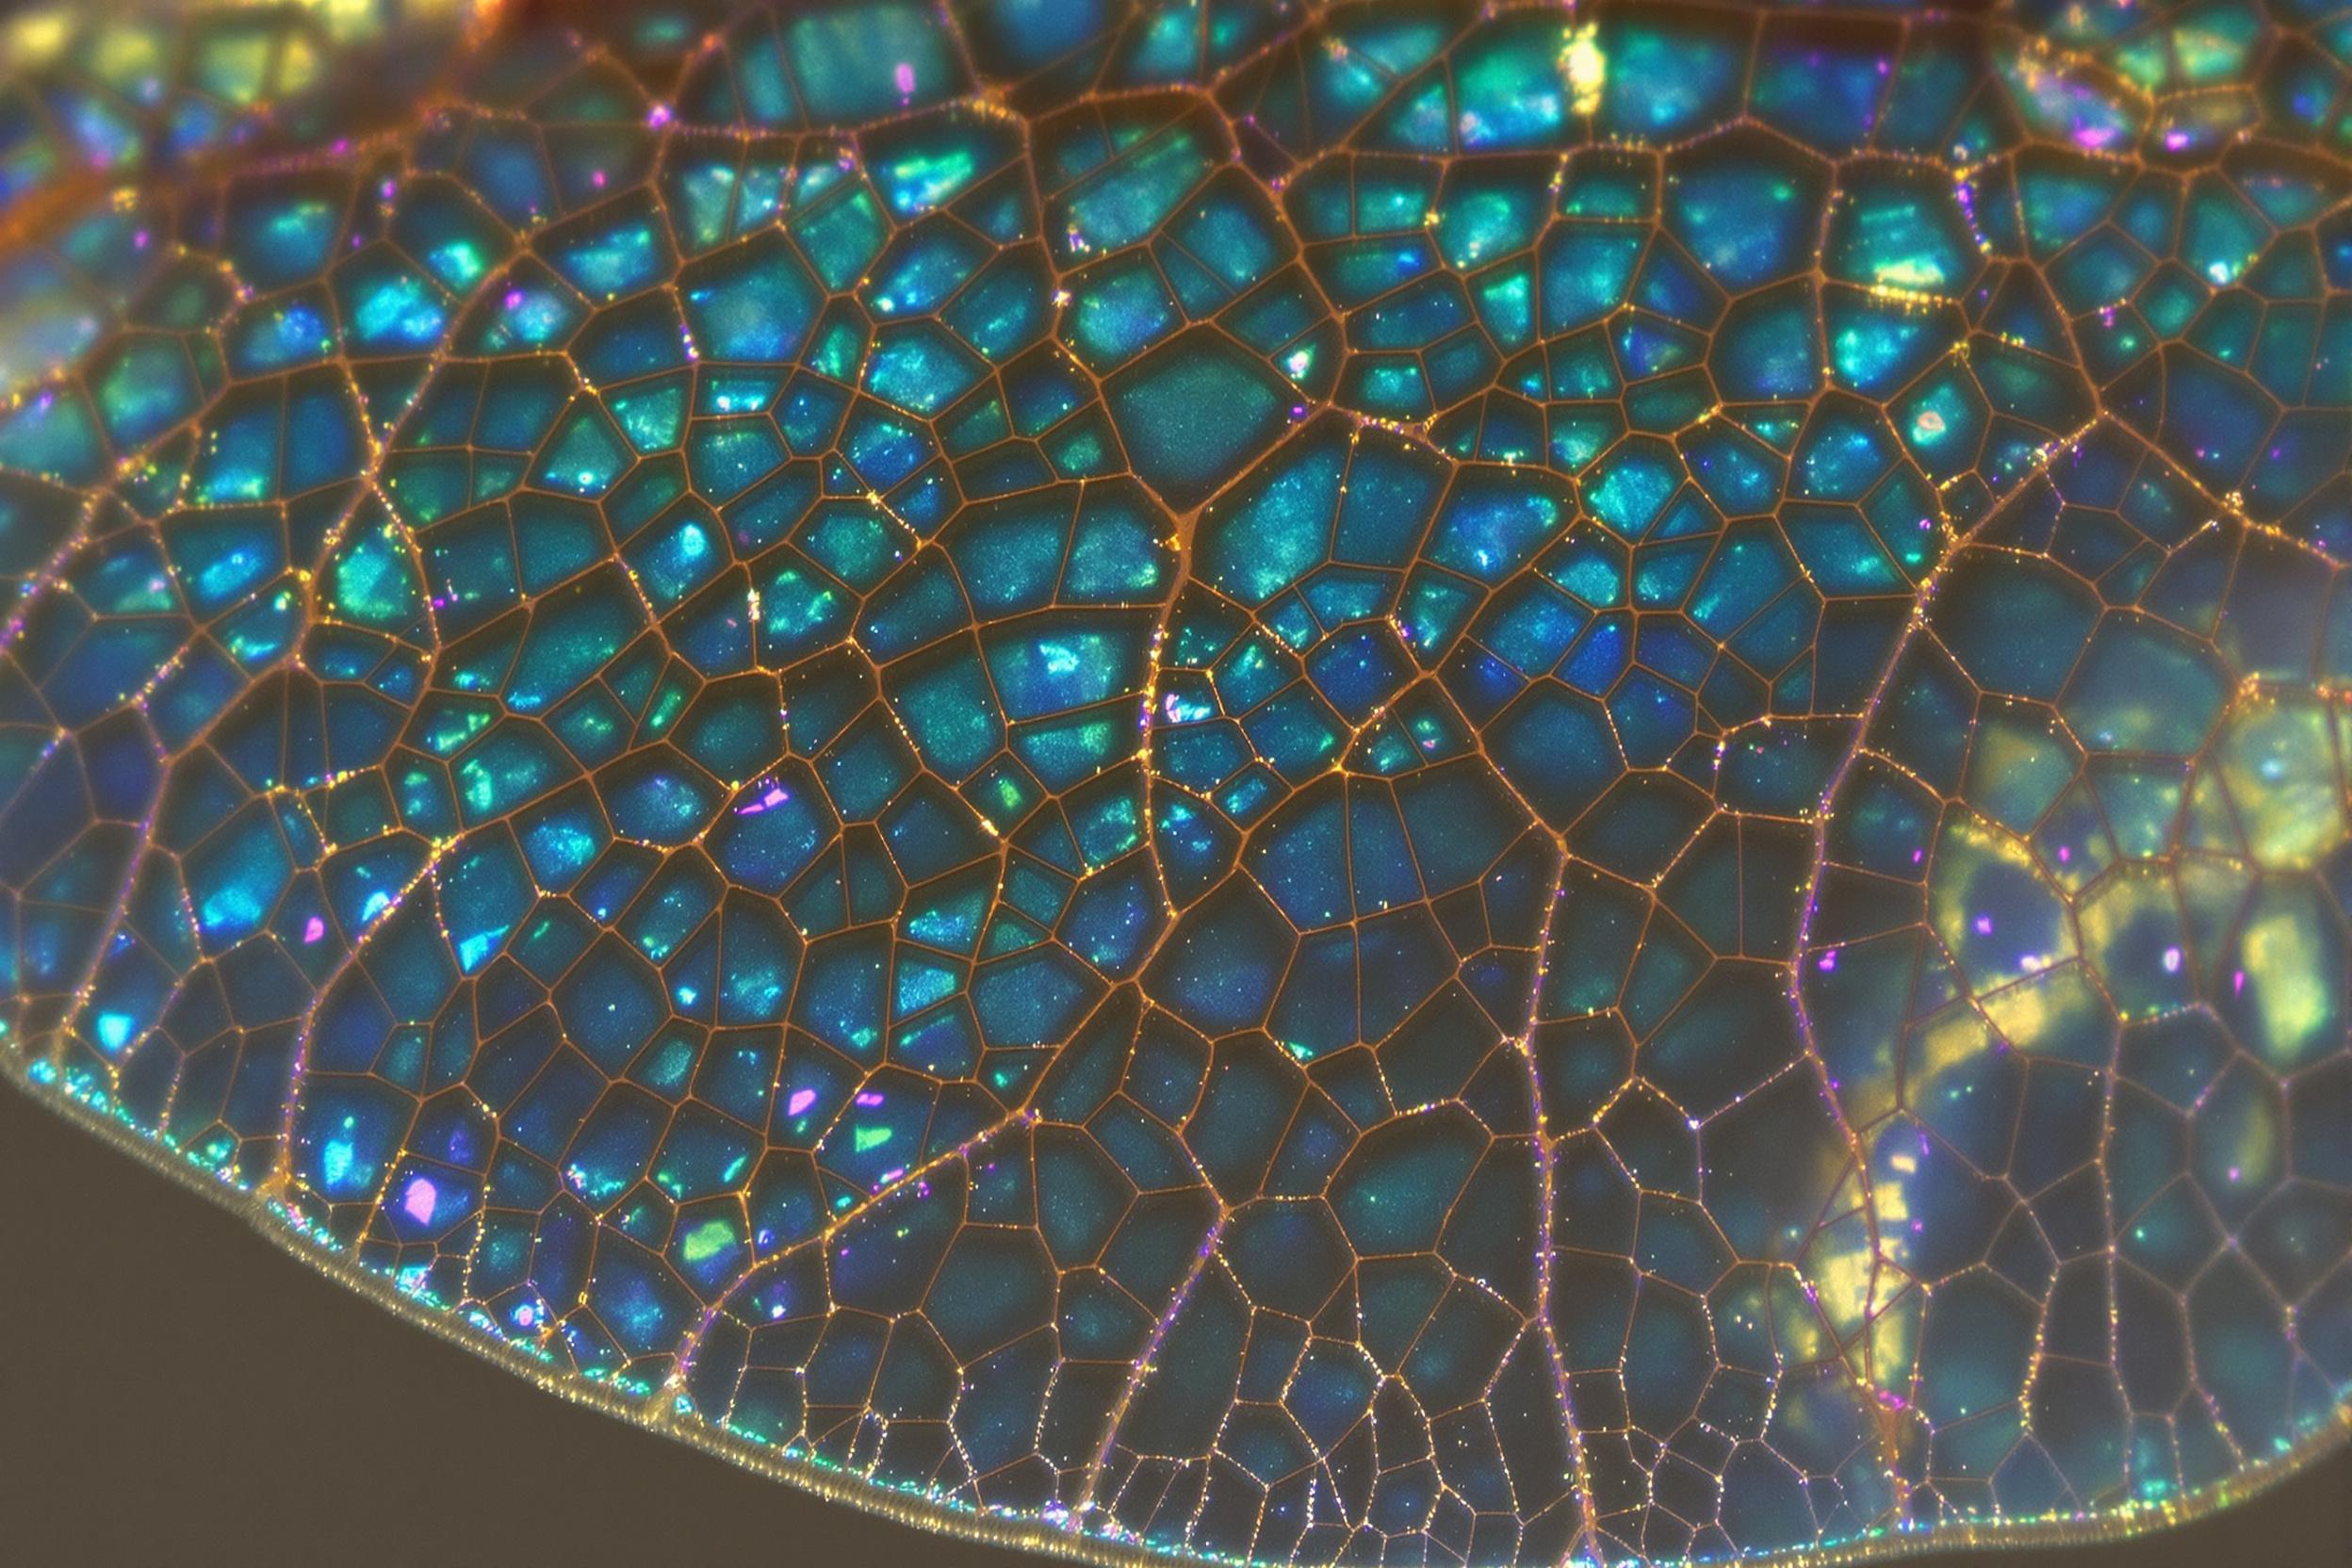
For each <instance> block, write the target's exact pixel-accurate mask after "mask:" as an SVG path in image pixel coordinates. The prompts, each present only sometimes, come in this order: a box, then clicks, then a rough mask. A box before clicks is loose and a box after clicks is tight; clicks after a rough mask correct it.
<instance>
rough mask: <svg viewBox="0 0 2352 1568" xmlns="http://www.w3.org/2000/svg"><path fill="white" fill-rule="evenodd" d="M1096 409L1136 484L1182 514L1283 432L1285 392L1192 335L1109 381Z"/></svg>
mask: <svg viewBox="0 0 2352 1568" xmlns="http://www.w3.org/2000/svg"><path fill="white" fill-rule="evenodd" d="M1104 402H1105V404H1106V406H1107V407H1108V409H1109V411H1110V416H1111V420H1112V423H1113V425H1114V426H1115V427H1116V428H1117V430H1118V432H1119V441H1120V444H1121V445H1122V446H1123V447H1124V448H1125V449H1126V450H1127V454H1128V460H1129V461H1130V462H1131V463H1132V464H1133V465H1134V466H1135V476H1136V478H1138V479H1140V480H1142V481H1143V482H1145V483H1146V484H1148V485H1150V486H1151V487H1152V490H1153V491H1154V492H1156V493H1157V494H1158V495H1159V496H1160V497H1161V498H1162V499H1164V500H1165V501H1167V502H1168V505H1169V506H1171V507H1173V508H1175V509H1177V510H1180V511H1189V510H1190V509H1191V508H1192V507H1194V506H1196V505H1198V504H1199V503H1200V502H1201V501H1202V500H1205V499H1207V498H1208V497H1209V496H1210V495H1211V494H1212V493H1213V492H1214V491H1216V490H1217V489H1218V488H1220V487H1221V486H1222V484H1223V483H1224V482H1225V481H1226V479H1227V478H1228V477H1229V476H1230V475H1232V474H1233V473H1236V472H1238V471H1239V470H1241V469H1242V468H1244V467H1246V466H1248V465H1249V463H1250V461H1251V460H1252V459H1253V458H1255V457H1257V456H1258V455H1259V454H1261V453H1263V452H1264V451H1265V450H1266V449H1267V448H1268V447H1270V446H1272V445H1273V444H1274V442H1275V441H1276V440H1278V439H1280V437H1281V435H1282V433H1283V431H1284V430H1285V429H1287V428H1288V426H1289V423H1290V420H1291V418H1292V417H1293V415H1292V405H1291V403H1290V401H1289V393H1288V389H1287V388H1285V387H1284V386H1283V385H1282V384H1281V383H1280V382H1279V381H1277V380H1276V379H1275V378H1274V377H1272V376H1270V375H1268V374H1267V373H1266V371H1265V370H1264V369H1263V368H1260V367H1259V366H1258V364H1257V363H1256V361H1255V360H1253V359H1251V358H1250V357H1249V356H1248V355H1246V354H1244V353H1243V352H1242V351H1241V350H1240V349H1239V347H1238V346H1236V345H1235V344H1233V342H1232V341H1230V340H1229V339H1227V338H1226V337H1224V336H1223V335H1221V334H1219V333H1217V332H1216V331H1214V330H1212V329H1210V328H1206V327H1201V328H1195V329H1193V330H1192V331H1191V332H1188V333H1186V334H1184V335H1181V336H1178V337H1174V338H1171V339H1169V340H1168V342H1167V343H1166V344H1164V345H1162V346H1161V347H1160V348H1159V349H1157V350H1155V351H1152V353H1150V354H1148V355H1146V356H1145V357H1144V358H1142V359H1140V360H1138V361H1136V362H1135V364H1133V365H1131V366H1130V367H1128V368H1126V369H1125V370H1123V371H1121V372H1120V373H1119V375H1117V376H1115V377H1113V378H1112V379H1111V381H1110V382H1109V383H1108V384H1107V385H1106V386H1105V387H1104Z"/></svg>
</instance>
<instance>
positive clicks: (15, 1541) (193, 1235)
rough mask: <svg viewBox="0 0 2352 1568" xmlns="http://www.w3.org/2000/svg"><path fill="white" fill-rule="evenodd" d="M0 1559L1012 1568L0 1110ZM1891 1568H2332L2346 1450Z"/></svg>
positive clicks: (997, 1556)
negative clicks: (384, 1302) (2205, 1505)
mask: <svg viewBox="0 0 2352 1568" xmlns="http://www.w3.org/2000/svg"><path fill="white" fill-rule="evenodd" d="M0 1559H4V1560H7V1561H8V1562H11V1563H21V1564H25V1565H27V1568H78V1565H82V1564H103V1565H106V1568H116V1565H130V1568H141V1565H145V1564H151V1563H152V1564H193V1565H200V1568H201V1565H208V1564H213V1563H221V1564H236V1565H238V1568H273V1565H276V1564H305V1565H307V1564H314V1563H318V1564H333V1565H335V1568H367V1565H370V1564H376V1563H384V1564H392V1563H400V1564H417V1563H427V1564H434V1565H444V1564H446V1565H450V1568H470V1565H472V1564H477V1563H480V1564H492V1563H497V1564H521V1565H525V1568H538V1565H547V1568H574V1565H578V1568H589V1565H594V1564H603V1563H616V1564H618V1563H650V1562H662V1563H668V1562H688V1563H699V1562H744V1563H771V1562H773V1563H792V1564H802V1563H810V1564H825V1563H829V1562H838V1563H841V1564H845V1565H854V1568H868V1565H888V1564H896V1563H920V1564H923V1565H925V1568H1041V1564H1042V1563H1043V1560H1041V1559H1031V1558H1027V1557H1024V1556H1021V1555H1019V1554H1015V1553H1012V1552H1008V1551H1005V1550H1002V1549H999V1548H994V1547H988V1546H979V1545H973V1544H969V1543H966V1542H961V1541H955V1540H949V1539H945V1538H942V1537H939V1536H934V1535H930V1534H928V1533H925V1532H921V1531H917V1530H913V1529H910V1528H908V1527H904V1526H900V1525H895V1524H892V1523H890V1522H889V1521H888V1520H884V1519H880V1518H876V1517H874V1516H872V1515H868V1514H865V1513H861V1512H858V1511H856V1510H853V1509H851V1508H848V1507H845V1506H842V1505H839V1504H832V1503H826V1502H824V1501H822V1500H820V1499H818V1498H816V1497H814V1496H811V1495H808V1494H806V1493H802V1492H799V1491H796V1490H794V1489H793V1488H791V1487H789V1486H785V1485H782V1484H779V1483H777V1482H775V1481H770V1480H764V1479H761V1478H758V1477H755V1476H752V1475H750V1474H748V1473H746V1472H743V1471H741V1470H738V1469H736V1468H735V1467H734V1466H732V1465H729V1464H727V1463H724V1462H720V1461H718V1460H714V1459H711V1458H709V1457H707V1456H705V1455H702V1454H699V1453H696V1452H694V1451H693V1450H691V1449H689V1448H687V1447H685V1446H682V1445H679V1444H677V1443H673V1442H671V1441H668V1440H666V1439H663V1438H659V1437H655V1436H653V1435H651V1434H649V1433H646V1432H642V1431H639V1430H637V1429H634V1428H631V1427H629V1426H625V1425H623V1424H621V1423H620V1422H617V1421H613V1420H611V1419H608V1418H606V1417H604V1416H601V1415H598V1414H596V1413H594V1412H591V1411H588V1410H585V1409H582V1408H580V1407H579V1406H576V1405H572V1404H570V1403H567V1402H566V1401H564V1400H562V1399H558V1398H556V1397H552V1396H550V1395H547V1394H546V1393H543V1392H542V1391H540V1390H538V1389H536V1388H534V1387H532V1386H531V1384H529V1383H527V1382H525V1381H524V1380H521V1379H518V1378H515V1377H514V1376H512V1375H511V1374H509V1373H506V1372H504V1371H501V1370H499V1369H498V1368H497V1367H494V1366H492V1365H491V1364H488V1363H486V1362H482V1361H479V1360H477V1359H475V1358H474V1357H472V1356H470V1355H468V1354H466V1352H464V1351H462V1350H460V1349H458V1348H455V1347H454V1346H451V1345H449V1344H446V1343H444V1342H443V1341H441V1340H439V1339H437V1338H435V1337H433V1335H431V1334H428V1333H425V1332H423V1331H419V1330H417V1329H416V1328H414V1327H412V1326H410V1325H408V1324H406V1323H402V1322H400V1321H399V1320H398V1319H396V1318H394V1317H392V1316H391V1315H388V1314H386V1313H384V1312H383V1311H381V1310H380V1309H378V1308H376V1307H374V1306H372V1305H370V1304H369V1303H368V1302H366V1301H363V1300H362V1299H359V1298H358V1297H356V1296H353V1295H351V1294H350V1293H348V1292H347V1291H345V1290H344V1289H343V1288H342V1287H341V1286H339V1285H336V1284H334V1283H333V1282H329V1281H328V1280H326V1279H325V1278H323V1277H322V1276H320V1275H319V1274H316V1273H314V1272H312V1271H311V1270H310V1269H309V1268H307V1267H305V1266H303V1265H302V1264H300V1263H297V1262H296V1261H295V1260H294V1259H292V1258H291V1257H288V1256H287V1255H286V1254H285V1253H284V1252H282V1251H280V1250H278V1248H277V1247H276V1246H275V1245H274V1244H272V1243H270V1242H268V1241H265V1240H263V1239H262V1238H261V1237H260V1236H259V1235H257V1234H255V1233H253V1232H252V1231H251V1230H249V1229H247V1227H246V1226H245V1224H244V1223H243V1222H242V1221H241V1220H238V1219H237V1218H235V1217H232V1216H230V1215H229V1214H227V1213H225V1212H224V1211H222V1210H221V1209H219V1208H217V1207H215V1206H214V1205H212V1204H210V1203H208V1202H206V1201H204V1200H203V1199H200V1198H198V1197H196V1196H195V1195H194V1194H192V1193H189V1192H188V1191H186V1190H184V1189H182V1188H181V1187H180V1186H178V1184H175V1183H172V1182H171V1181H170V1180H168V1179H167V1178H165V1177H163V1176H161V1175H158V1174H156V1173H155V1172H154V1171H151V1170H148V1169H146V1168H144V1167H142V1166H140V1165H139V1163H138V1162H137V1161H134V1160H131V1159H128V1158H125V1157H124V1156H123V1155H122V1154H120V1153H117V1152H114V1151H112V1150H110V1149H107V1148H106V1147H104V1146H103V1145H102V1144H100V1143H99V1142H98V1141H97V1140H96V1139H94V1138H92V1137H90V1135H87V1134H85V1133H83V1132H81V1131H80V1130H79V1129H77V1128H74V1127H72V1126H69V1125H68V1124H66V1123H65V1122H63V1121H62V1120H59V1119H57V1118H56V1117H54V1116H52V1115H50V1114H49V1113H48V1112H46V1111H43V1110H41V1109H40V1108H38V1107H36V1106H34V1105H33V1104H31V1103H29V1102H28V1101H26V1100H25V1099H24V1097H23V1096H21V1095H20V1094H18V1093H16V1092H14V1091H13V1090H11V1089H9V1088H8V1087H6V1086H0ZM1909 1561H1910V1562H1911V1563H1914V1564H1918V1565H1919V1568H1994V1565H1995V1564H2009V1563H2016V1564H2018V1565H2019V1568H2169V1565H2172V1564H2180V1565H2181V1568H2187V1565H2189V1564H2197V1565H2198V1568H2209V1565H2218V1568H2241V1565H2245V1568H2252V1565H2261V1568H2272V1565H2277V1568H2339V1565H2344V1564H2352V1455H2347V1456H2340V1457H2338V1458H2337V1459H2335V1460H2333V1461H2331V1462H2328V1463H2326V1464H2324V1465H2320V1466H2317V1467H2315V1468H2314V1469H2312V1470H2311V1471H2307V1472H2306V1473H2304V1474H2303V1475H2301V1476H2299V1477H2297V1478H2295V1479H2293V1480H2290V1481H2289V1482H2287V1483H2286V1484H2284V1485H2282V1486H2279V1487H2278V1488H2275V1489H2273V1490H2272V1491H2270V1492H2268V1493H2265V1494H2264V1495H2262V1496H2261V1497H2259V1498H2257V1499H2255V1500H2254V1501H2253V1502H2251V1503H2250V1504H2248V1505H2246V1506H2245V1507H2243V1508H2240V1509H2236V1510H2232V1511H2228V1512H2226V1513H2223V1514H2219V1515H2216V1516H2213V1517H2212V1518H2208V1519H2204V1520H2200V1521H2198V1522H2197V1523H2195V1524H2193V1525H2189V1526H2187V1527H2183V1528H2181V1529H2180V1530H2177V1531H2173V1532H2170V1533H2168V1534H2165V1535H2161V1536H2155V1537H2149V1538H2145V1539H2142V1540H2139V1541H2126V1542H2116V1543H2110V1544H2104V1545H2100V1546H2095V1547H2072V1546H2068V1547H2050V1548H2043V1549H2039V1550H2029V1551H2015V1552H2003V1553H1977V1554H1962V1553H1938V1554H1933V1555H1929V1556H1924V1557H1919V1558H1913V1559H1910V1560H1909Z"/></svg>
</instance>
